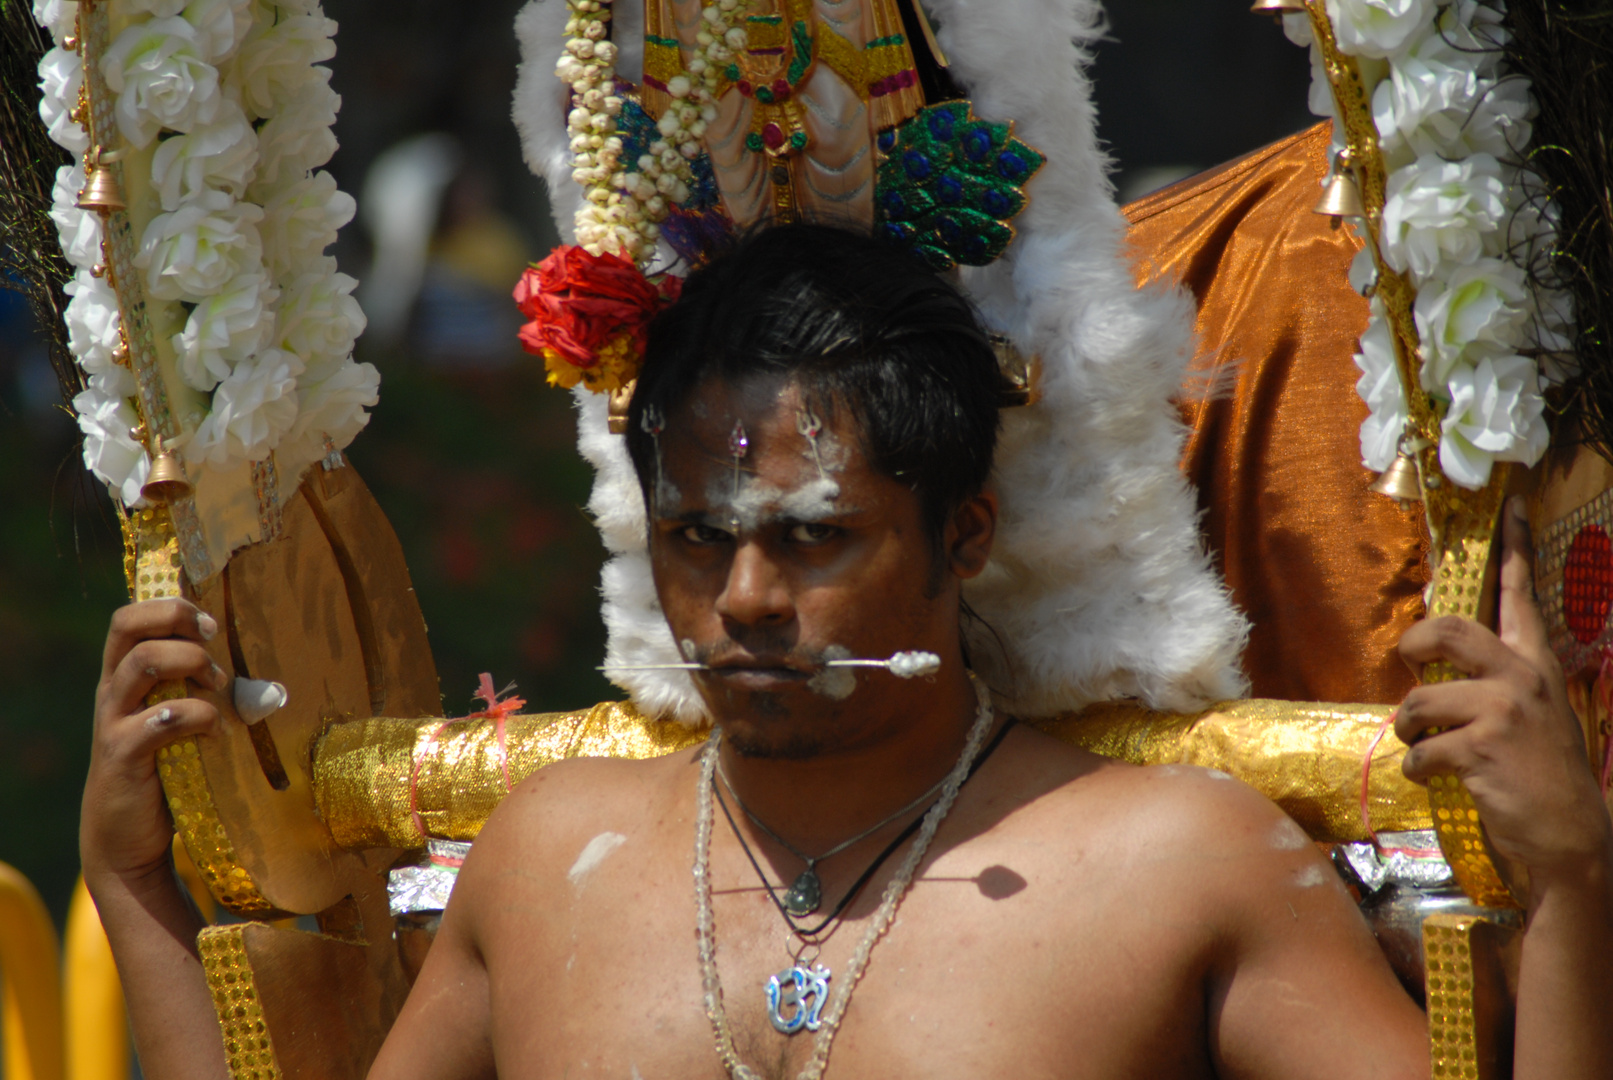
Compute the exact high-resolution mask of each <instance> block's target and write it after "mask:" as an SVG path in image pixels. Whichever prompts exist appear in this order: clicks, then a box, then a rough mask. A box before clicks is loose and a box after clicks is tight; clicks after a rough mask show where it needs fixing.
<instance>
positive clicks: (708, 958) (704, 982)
mask: <svg viewBox="0 0 1613 1080" xmlns="http://www.w3.org/2000/svg"><path fill="white" fill-rule="evenodd" d="M969 677H970V680H971V681H972V682H973V683H974V688H975V696H976V698H977V699H978V701H979V703H980V704H979V709H978V710H977V711H976V713H975V720H974V724H973V726H971V727H970V729H969V735H968V738H967V739H965V741H964V745H963V753H962V754H961V755H959V757H958V762H957V764H956V765H954V766H953V767H952V771H951V772H950V773H948V774H947V778H946V781H945V782H944V783H943V784H942V785H941V795H940V797H939V798H937V799H936V800H935V803H934V805H932V806H931V807H930V809H929V810H928V811H926V812H925V815H924V819H923V821H924V823H923V825H922V826H920V828H919V834H918V838H917V839H916V840H915V841H914V842H913V846H912V847H911V848H910V849H908V853H907V857H906V858H905V859H903V860H902V864H901V866H900V867H899V868H898V869H897V871H896V874H895V876H894V877H892V878H891V880H890V882H889V883H888V884H887V885H886V886H885V892H884V896H883V898H882V899H881V901H880V905H879V910H877V911H876V912H874V916H873V918H872V919H871V920H870V921H869V924H868V929H867V930H866V931H864V933H863V936H862V940H861V941H859V942H858V943H857V948H856V951H855V952H853V953H852V956H851V962H850V964H849V966H848V967H847V969H846V972H845V975H844V976H843V977H842V987H843V989H842V990H841V991H840V993H839V994H837V995H836V996H835V999H834V1001H833V1002H831V1003H830V1004H829V1007H828V1010H827V1012H825V1013H824V1014H823V1016H822V1019H821V1021H820V1022H819V1023H817V1024H816V1025H810V1026H815V1028H816V1030H817V1037H816V1040H815V1041H814V1043H813V1046H812V1057H811V1058H809V1059H808V1061H807V1063H806V1067H805V1068H803V1069H802V1070H801V1072H800V1074H799V1080H819V1078H820V1077H822V1076H823V1072H824V1070H825V1069H826V1068H828V1066H829V1050H830V1048H831V1046H832V1045H833V1044H834V1037H835V1033H836V1032H837V1031H839V1030H840V1023H841V1021H842V1020H843V1019H844V1017H845V1014H846V1006H847V1005H848V1004H849V1003H850V1001H851V995H852V992H853V991H854V990H855V989H856V988H857V983H858V981H859V980H860V979H861V978H862V974H863V971H864V969H865V968H866V967H867V966H868V957H869V954H870V953H872V952H873V950H874V946H875V945H876V944H878V942H879V939H880V938H882V937H884V936H885V934H886V932H887V931H889V929H890V925H891V922H892V921H893V920H894V919H895V918H896V908H897V906H898V905H899V904H900V903H901V902H902V897H903V896H905V895H906V894H907V890H908V888H909V886H911V885H912V883H913V876H914V874H916V873H917V872H918V867H919V864H920V863H921V862H923V861H924V856H925V854H926V852H928V851H929V848H930V842H931V841H932V840H934V839H935V834H936V831H937V830H938V829H940V827H941V823H942V822H943V821H944V820H946V816H947V814H948V813H949V812H950V811H951V809H952V804H953V803H954V802H956V801H957V798H958V791H959V789H960V788H962V787H963V782H964V781H965V780H966V779H967V778H968V776H969V771H970V767H971V766H972V765H973V763H974V760H975V758H976V757H977V756H978V755H979V753H980V747H981V744H982V743H983V742H984V741H985V738H986V732H987V731H989V730H990V729H991V722H992V716H993V712H992V707H991V693H990V691H989V690H987V689H986V684H985V683H983V682H981V681H980V680H979V679H978V678H977V677H975V676H974V675H973V674H972V673H971V674H970V676H969ZM721 744H722V729H721V728H714V729H713V730H712V733H711V739H710V741H708V742H707V743H706V749H705V752H704V753H703V754H701V757H700V779H699V781H698V782H697V784H696V786H695V848H694V881H695V932H696V937H697V938H698V940H699V946H700V980H701V986H702V989H703V991H704V996H705V1004H706V1016H707V1017H708V1018H709V1019H710V1020H711V1030H712V1034H713V1036H714V1037H715V1039H716V1044H717V1055H718V1057H720V1058H721V1059H722V1063H723V1066H724V1067H725V1068H726V1069H727V1070H728V1075H729V1076H731V1077H733V1078H734V1080H762V1078H761V1075H760V1074H759V1073H757V1072H756V1070H754V1069H752V1068H751V1067H750V1066H749V1065H746V1064H745V1063H744V1062H743V1061H741V1060H740V1059H739V1051H738V1049H736V1047H735V1046H734V1036H733V1032H732V1031H730V1030H729V1027H728V1014H727V1013H726V1011H724V1009H723V1003H722V981H721V979H720V977H719V976H718V972H717V935H716V922H715V920H714V919H713V917H712V912H711V826H712V817H713V814H712V801H713V798H712V795H713V791H714V788H715V785H714V783H713V777H714V776H715V774H716V771H717V750H718V747H719V746H721ZM788 974H789V975H790V976H792V977H793V979H794V988H795V990H796V991H797V992H798V993H799V992H800V991H802V990H803V989H805V990H806V992H808V993H810V994H812V995H814V996H815V1000H814V1001H813V1002H812V1003H811V1004H810V1006H809V1004H808V1002H806V1001H805V1000H798V1001H797V1002H796V1004H797V1005H798V1007H799V1009H800V1012H799V1013H798V1016H805V1015H807V1014H808V1012H809V1011H811V1012H812V1013H813V1014H814V1015H815V1014H816V1011H817V1010H819V1009H822V1007H823V999H824V997H825V996H826V995H827V993H828V981H829V971H828V969H827V968H825V967H823V966H821V965H815V966H814V967H813V968H812V969H810V970H808V969H804V968H803V967H802V966H801V965H800V964H799V963H797V964H796V965H795V967H794V968H792V969H791V970H790V972H789V973H788ZM781 978H782V976H774V977H773V979H772V980H770V985H769V997H770V999H774V1000H770V1007H772V1008H771V1010H770V1011H774V1012H776V1004H777V1002H776V998H775V995H776V994H777V993H778V987H779V983H780V980H781ZM775 1026H777V1025H776V1023H775Z"/></svg>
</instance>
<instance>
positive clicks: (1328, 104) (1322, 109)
mask: <svg viewBox="0 0 1613 1080" xmlns="http://www.w3.org/2000/svg"><path fill="white" fill-rule="evenodd" d="M1305 105H1306V107H1307V108H1309V109H1310V111H1311V115H1312V116H1321V117H1325V118H1327V119H1329V120H1332V121H1334V123H1335V124H1337V122H1338V116H1337V115H1336V114H1337V112H1338V106H1337V104H1336V103H1335V102H1334V101H1333V84H1332V83H1330V82H1328V81H1327V69H1326V68H1325V67H1323V66H1322V50H1321V49H1318V48H1317V47H1316V46H1314V45H1312V46H1311V84H1310V88H1309V89H1308V90H1306V92H1305Z"/></svg>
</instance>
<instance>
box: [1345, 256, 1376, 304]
mask: <svg viewBox="0 0 1613 1080" xmlns="http://www.w3.org/2000/svg"><path fill="white" fill-rule="evenodd" d="M1348 276H1349V280H1350V288H1352V289H1354V290H1355V291H1356V292H1358V293H1360V294H1361V295H1362V296H1366V295H1368V294H1369V293H1370V292H1371V290H1372V289H1373V288H1375V287H1376V286H1377V284H1378V264H1377V262H1376V261H1374V260H1373V258H1372V249H1371V248H1370V247H1367V246H1366V245H1365V244H1362V245H1361V250H1359V251H1357V252H1356V253H1355V258H1353V259H1351V260H1350V270H1349V275H1348Z"/></svg>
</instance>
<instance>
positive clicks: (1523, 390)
mask: <svg viewBox="0 0 1613 1080" xmlns="http://www.w3.org/2000/svg"><path fill="white" fill-rule="evenodd" d="M1449 389H1450V395H1451V403H1450V406H1449V407H1448V408H1447V409H1446V411H1445V420H1444V422H1443V423H1442V425H1441V433H1440V440H1439V464H1440V468H1441V469H1443V470H1444V472H1445V475H1446V476H1448V477H1450V478H1451V479H1452V480H1454V481H1455V482H1456V483H1458V484H1460V485H1461V486H1462V487H1465V488H1470V489H1476V488H1480V487H1483V486H1484V484H1485V483H1486V482H1487V481H1488V480H1489V479H1490V465H1491V463H1492V462H1494V461H1516V462H1520V463H1522V464H1524V465H1533V464H1534V463H1535V462H1537V461H1539V460H1540V456H1541V455H1542V454H1544V453H1545V452H1546V443H1547V441H1548V439H1549V438H1550V433H1549V432H1548V431H1547V430H1546V421H1545V419H1544V415H1543V414H1544V413H1545V411H1546V402H1545V400H1544V399H1543V398H1542V397H1541V396H1540V378H1539V376H1538V375H1537V374H1536V373H1535V365H1534V362H1533V361H1532V360H1530V359H1529V358H1528V357H1524V356H1517V355H1511V354H1504V355H1501V356H1494V357H1490V356H1487V357H1485V358H1483V359H1482V360H1480V361H1479V362H1478V363H1477V364H1475V365H1472V366H1469V365H1467V364H1462V365H1459V366H1458V367H1457V368H1456V369H1455V370H1453V371H1452V372H1451V379H1450V387H1449Z"/></svg>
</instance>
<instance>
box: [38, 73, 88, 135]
mask: <svg viewBox="0 0 1613 1080" xmlns="http://www.w3.org/2000/svg"><path fill="white" fill-rule="evenodd" d="M83 85H84V65H83V63H82V62H81V61H80V60H79V58H78V53H73V52H68V51H67V50H66V49H64V48H62V47H61V46H57V47H56V48H54V49H51V50H50V51H49V52H47V53H46V54H45V55H44V56H41V57H40V58H39V118H40V119H41V120H43V121H44V122H45V130H46V131H47V132H48V133H49V134H50V138H51V141H52V142H54V143H55V144H56V145H57V146H60V147H61V148H62V149H63V150H66V151H68V152H70V153H71V154H72V155H73V156H74V157H77V156H79V155H80V154H82V153H84V151H86V150H88V149H89V148H90V136H89V133H88V132H86V131H85V130H84V125H83V124H80V123H79V122H78V121H77V120H74V119H73V115H72V114H73V110H74V109H75V108H77V107H78V92H79V88H80V87H82V86H83Z"/></svg>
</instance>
